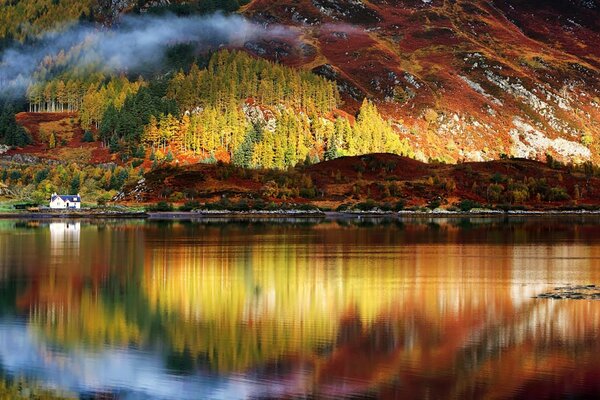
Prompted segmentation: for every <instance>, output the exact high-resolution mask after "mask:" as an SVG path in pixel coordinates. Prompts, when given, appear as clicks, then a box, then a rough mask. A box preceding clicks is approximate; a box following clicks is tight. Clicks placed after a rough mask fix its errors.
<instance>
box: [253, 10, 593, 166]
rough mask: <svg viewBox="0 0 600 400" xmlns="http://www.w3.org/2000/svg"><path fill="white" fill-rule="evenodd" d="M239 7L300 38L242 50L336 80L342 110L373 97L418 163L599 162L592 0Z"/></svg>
mask: <svg viewBox="0 0 600 400" xmlns="http://www.w3.org/2000/svg"><path fill="white" fill-rule="evenodd" d="M243 12H244V13H245V14H246V15H247V16H249V17H251V18H253V19H255V20H257V21H260V22H262V23H265V24H275V23H277V24H291V25H295V26H297V27H298V30H299V32H300V37H301V40H302V42H303V44H302V46H300V48H301V49H303V50H302V51H300V52H298V51H285V49H289V47H286V46H285V43H281V42H280V41H276V40H272V41H270V42H266V41H263V42H260V43H250V44H247V45H246V48H247V49H248V50H249V51H251V52H254V53H255V54H257V55H260V56H262V57H270V58H272V59H277V60H279V61H282V62H284V63H288V64H291V65H296V66H303V67H305V68H311V69H313V70H314V71H315V72H317V73H320V74H322V75H325V76H327V77H329V78H332V79H335V80H337V81H338V83H339V84H340V89H341V91H342V92H343V93H344V95H345V100H346V105H345V108H346V109H347V110H348V111H354V110H355V109H356V107H357V104H358V102H359V101H360V99H361V98H362V97H363V96H368V97H372V98H374V99H377V100H378V103H379V104H378V106H379V107H380V108H381V109H383V110H384V111H385V113H386V115H387V116H389V117H392V118H394V119H395V120H397V121H398V125H397V126H398V128H399V130H400V131H401V132H402V133H401V134H402V135H403V136H404V137H406V138H408V139H409V140H410V141H411V142H412V143H413V146H414V147H415V150H416V153H417V154H418V155H419V157H420V158H421V159H425V160H426V159H431V158H439V159H443V160H446V161H459V160H463V159H466V160H488V159H494V158H498V157H499V156H501V155H502V154H507V155H514V156H518V157H528V158H540V159H544V158H545V155H546V153H550V154H553V155H554V156H555V157H557V158H559V159H563V160H569V161H584V160H593V161H595V162H598V161H600V156H599V149H600V147H598V141H599V140H600V78H599V76H600V74H599V71H600V49H599V47H598V44H600V29H599V27H598V24H599V22H598V21H600V10H599V9H598V7H597V6H596V3H595V2H593V1H584V0H581V1H579V0H572V1H560V2H559V1H554V2H540V1H538V2H529V1H520V0H495V1H482V0H479V1H477V0H471V1H467V0H459V1H452V2H450V1H442V0H431V1H428V0H418V1H417V0H407V1H399V0H387V1H385V0H372V1H343V0H300V1H290V0H288V1H281V2H279V1H278V2H271V1H266V0H254V1H252V2H251V3H250V4H249V5H248V6H246V7H245V8H244V9H243ZM282 49H284V50H282Z"/></svg>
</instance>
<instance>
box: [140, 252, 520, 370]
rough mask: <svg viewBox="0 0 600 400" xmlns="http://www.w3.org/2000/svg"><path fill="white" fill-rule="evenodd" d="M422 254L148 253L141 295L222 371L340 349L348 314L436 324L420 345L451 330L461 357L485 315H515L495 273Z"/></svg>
mask: <svg viewBox="0 0 600 400" xmlns="http://www.w3.org/2000/svg"><path fill="white" fill-rule="evenodd" d="M415 250H416V252H411V254H409V255H406V256H404V257H403V256H401V255H400V254H399V253H398V251H399V250H398V249H397V248H396V249H393V248H392V247H387V246H386V247H380V248H378V249H372V248H368V247H367V246H365V247H357V246H352V247H350V246H347V245H338V246H327V245H325V244H314V245H312V246H310V247H309V246H307V245H303V244H297V243H285V242H281V243H278V242H276V243H272V242H271V243H269V242H267V243H250V244H248V246H241V247H236V248H235V251H228V252H223V251H222V249H220V248H219V247H218V246H212V245H211V246H203V247H191V246H190V247H175V248H171V247H165V248H158V249H154V250H153V251H152V252H149V253H148V254H147V257H146V262H145V265H146V271H145V276H144V282H143V290H144V292H145V293H146V296H147V298H148V301H149V304H150V307H151V308H152V309H153V312H157V313H159V314H161V315H169V316H170V321H171V322H170V323H168V324H166V329H167V331H168V332H169V337H170V340H171V342H172V344H173V346H174V348H175V349H176V350H178V351H181V352H182V351H183V350H184V349H185V350H187V351H189V352H191V354H192V355H194V356H197V355H203V356H207V357H208V358H209V360H210V361H211V364H212V366H213V367H215V368H217V369H219V370H232V369H233V370H241V369H244V368H247V367H251V366H253V365H257V364H260V363H264V362H266V361H269V360H275V359H276V358H279V357H282V356H285V355H291V354H305V355H306V354H314V350H315V349H316V348H318V347H320V346H323V345H326V344H332V343H334V342H335V341H336V338H337V336H338V335H339V330H340V322H341V321H342V320H343V319H344V318H345V317H346V316H354V317H356V318H359V319H360V320H361V325H363V326H365V327H368V326H370V325H371V324H373V323H375V322H376V321H377V320H378V319H380V318H397V319H398V320H399V321H402V320H403V319H404V318H412V319H414V318H415V316H416V317H418V318H419V319H421V320H429V321H430V323H429V324H430V325H431V328H430V329H431V332H429V333H430V334H429V335H427V338H426V339H424V340H423V342H422V343H421V344H422V345H423V346H428V345H431V343H429V341H430V339H432V335H433V336H436V335H437V336H436V337H437V339H435V340H436V341H437V342H440V341H442V337H441V331H443V330H444V329H446V328H451V329H454V330H455V334H456V336H455V339H456V340H448V338H444V339H443V341H444V342H445V343H452V346H451V348H452V349H454V348H455V346H458V345H459V344H460V343H462V342H461V340H463V339H464V336H466V335H468V333H469V329H472V328H473V326H474V325H476V324H478V323H479V321H480V318H481V316H482V315H483V314H484V313H485V312H489V311H491V312H493V311H494V310H496V309H505V308H506V307H508V308H510V299H509V298H507V297H506V296H498V291H500V292H503V293H506V292H507V287H502V286H495V285H491V286H490V285H485V284H483V285H482V284H481V283H482V281H483V283H485V281H486V280H493V279H494V278H498V275H497V274H496V273H493V272H490V269H486V268H480V267H481V266H480V265H479V264H477V265H475V263H472V264H468V265H464V260H459V258H455V259H454V260H453V259H452V258H451V257H444V255H443V252H444V251H446V252H447V251H448V250H447V249H446V250H444V247H442V246H440V248H439V249H438V250H439V251H440V252H441V254H440V253H435V254H436V258H428V257H425V255H426V254H430V252H431V248H421V249H418V248H417V249H415ZM451 251H456V249H454V248H453V249H452V250H451ZM465 251H466V250H465ZM421 252H422V253H421ZM463 255H464V254H463ZM484 267H485V266H484ZM421 268H422V270H421ZM429 274H431V275H432V277H429V276H428V275H429ZM433 275H437V277H435V276H433ZM500 278H502V277H500ZM488 308H489V309H488ZM459 315H460V316H462V320H458V321H457V319H456V317H457V316H459ZM422 324H423V325H427V324H428V323H427V322H422ZM413 334H414V333H413ZM448 356H449V357H450V355H448Z"/></svg>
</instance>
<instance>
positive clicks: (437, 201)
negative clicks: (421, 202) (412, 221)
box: [427, 199, 442, 210]
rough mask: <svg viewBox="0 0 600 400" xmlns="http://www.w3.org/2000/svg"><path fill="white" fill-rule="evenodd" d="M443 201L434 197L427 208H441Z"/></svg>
mask: <svg viewBox="0 0 600 400" xmlns="http://www.w3.org/2000/svg"><path fill="white" fill-rule="evenodd" d="M441 205H442V202H441V200H440V199H433V200H431V201H430V202H429V203H428V204H427V208H429V209H430V210H435V209H436V208H440V206H441Z"/></svg>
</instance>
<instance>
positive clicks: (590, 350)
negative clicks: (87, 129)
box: [0, 223, 600, 398]
mask: <svg viewBox="0 0 600 400" xmlns="http://www.w3.org/2000/svg"><path fill="white" fill-rule="evenodd" d="M131 229H134V228H131ZM596 230H597V229H596ZM544 232H546V233H544ZM593 233H595V231H594V230H593V229H592V228H590V227H578V228H577V229H570V228H569V227H568V226H566V227H565V226H558V227H555V226H552V227H544V226H543V225H542V226H541V227H539V226H531V225H528V224H523V225H515V226H512V225H511V226H510V227H509V228H508V229H504V228H497V229H489V227H487V228H486V227H485V226H483V227H480V226H457V225H456V224H443V225H425V224H418V225H410V224H406V225H396V224H392V225H381V226H373V227H368V228H366V227H356V226H340V225H338V224H322V225H317V226H302V225H298V226H287V225H281V226H271V225H263V224H250V225H239V224H224V225H199V224H182V223H174V224H161V225H159V224H148V225H147V226H144V227H143V228H139V227H138V228H137V230H134V231H130V230H128V229H127V228H122V227H112V228H108V229H97V230H95V229H86V227H84V226H82V228H81V239H80V243H81V246H82V249H84V248H85V246H88V245H89V243H91V241H95V242H97V243H102V244H103V246H106V247H107V248H109V249H110V251H111V253H112V255H110V256H103V255H98V258H97V259H95V260H93V262H91V263H88V264H83V266H82V267H81V268H76V267H75V265H74V264H67V266H66V267H65V269H64V270H60V269H57V268H55V267H53V266H52V265H46V264H42V265H41V266H40V267H39V268H38V269H36V270H35V271H31V272H30V273H31V275H32V276H33V279H31V281H30V283H29V286H28V288H27V290H25V291H22V292H21V293H20V294H19V299H20V306H21V309H23V310H27V311H29V316H30V319H29V321H30V324H31V327H33V328H35V329H36V330H37V331H38V332H40V333H41V334H43V335H44V336H46V337H47V338H51V339H52V340H53V341H55V342H57V343H60V344H64V345H68V347H72V346H81V345H83V346H91V345H93V346H94V348H97V347H100V345H104V344H109V345H113V346H119V347H126V346H135V347H141V348H146V349H153V350H156V348H154V347H153V346H155V343H157V342H160V343H161V345H160V346H158V349H159V351H161V352H163V357H164V359H165V362H166V363H167V365H168V366H169V368H173V369H182V370H185V371H190V370H192V371H193V370H197V369H209V370H211V371H215V372H218V373H221V374H225V373H232V372H235V373H250V374H252V375H253V376H258V377H259V378H261V379H267V380H272V381H275V382H279V383H282V382H283V383H285V382H294V384H293V388H291V387H290V388H287V389H288V390H289V391H290V393H292V394H297V395H302V394H305V393H320V394H323V395H332V396H338V395H342V394H348V393H357V392H359V393H362V392H365V391H373V390H374V391H383V392H384V393H387V394H388V395H389V396H390V397H392V396H397V397H412V398H424V397H427V396H430V397H432V398H443V397H446V396H445V394H448V393H450V394H452V396H451V397H455V398H465V397H467V398H468V397H476V398H479V397H484V398H485V397H486V396H489V397H491V398H498V397H512V396H513V395H514V393H515V391H516V390H527V391H531V393H535V388H536V379H538V377H539V376H540V374H542V375H544V374H546V375H551V376H553V379H554V380H555V382H554V384H555V385H556V390H558V391H560V390H561V389H560V388H561V387H564V385H565V383H564V382H567V381H568V379H579V381H581V380H582V379H592V378H591V377H593V376H595V375H594V374H595V372H594V371H595V370H594V369H593V368H595V367H600V365H598V364H599V363H598V362H596V361H595V359H594V356H593V354H594V353H595V352H597V351H598V350H600V345H597V344H596V342H595V341H594V340H593V338H594V337H595V336H594V335H596V334H597V332H598V331H600V303H599V304H596V303H589V302H581V303H577V302H574V303H573V302H572V303H569V302H562V303H561V302H552V301H541V300H533V299H532V298H531V296H532V295H533V294H535V293H536V291H538V290H540V289H541V290H545V288H546V287H547V286H548V285H549V284H550V285H552V284H554V283H565V282H570V283H598V282H600V274H599V272H600V269H599V268H598V266H599V264H598V263H597V260H598V256H600V250H598V246H596V245H593V246H592V245H590V244H588V243H585V241H582V240H581V237H588V235H590V234H593ZM589 237H594V236H589ZM578 238H579V239H578ZM23 239H24V240H32V238H30V237H28V235H24V238H23ZM38 240H40V239H39V238H38ZM575 240H577V243H576V244H574V243H573V241H575ZM1 244H2V234H1V231H0V245H1ZM0 248H1V247H0ZM90 249H91V247H90ZM0 266H1V261H0ZM24 268H26V267H24ZM0 270H1V269H0ZM578 363H579V364H578ZM578 365H579V368H577V367H578ZM592 382H593V381H592Z"/></svg>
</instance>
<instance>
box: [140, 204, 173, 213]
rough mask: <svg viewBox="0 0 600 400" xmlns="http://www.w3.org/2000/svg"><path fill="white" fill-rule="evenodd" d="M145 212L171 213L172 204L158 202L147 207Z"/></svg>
mask: <svg viewBox="0 0 600 400" xmlns="http://www.w3.org/2000/svg"><path fill="white" fill-rule="evenodd" d="M146 210H147V211H158V212H167V211H173V204H171V203H167V202H166V201H159V202H158V203H156V204H154V205H151V206H149V207H147V208H146Z"/></svg>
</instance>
